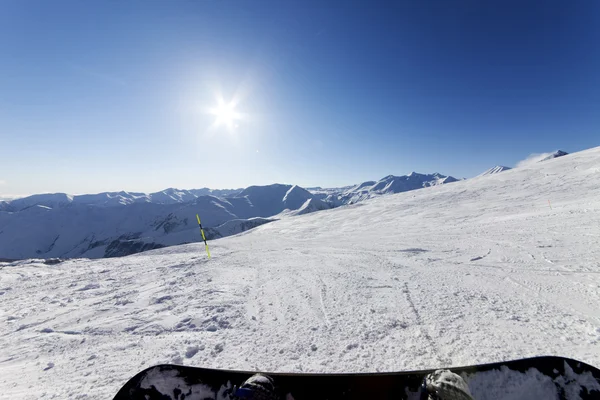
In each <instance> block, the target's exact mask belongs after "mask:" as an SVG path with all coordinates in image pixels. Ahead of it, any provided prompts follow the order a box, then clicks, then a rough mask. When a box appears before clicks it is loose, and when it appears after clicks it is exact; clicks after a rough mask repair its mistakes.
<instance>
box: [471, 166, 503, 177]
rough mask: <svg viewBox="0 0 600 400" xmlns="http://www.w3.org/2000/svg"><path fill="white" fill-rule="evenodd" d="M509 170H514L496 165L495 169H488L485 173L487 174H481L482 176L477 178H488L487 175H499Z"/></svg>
mask: <svg viewBox="0 0 600 400" xmlns="http://www.w3.org/2000/svg"><path fill="white" fill-rule="evenodd" d="M509 169H512V168H510V167H505V166H502V165H496V166H495V167H492V168H490V169H488V170H487V171H485V172H483V173H481V174H479V175H477V176H487V175H493V174H498V173H500V172H503V171H508V170H509Z"/></svg>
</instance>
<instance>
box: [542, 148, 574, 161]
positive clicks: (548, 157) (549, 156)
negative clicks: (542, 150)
mask: <svg viewBox="0 0 600 400" xmlns="http://www.w3.org/2000/svg"><path fill="white" fill-rule="evenodd" d="M568 154H569V153H567V152H566V151H562V150H556V151H555V152H553V153H550V154H547V155H545V156H544V157H542V159H541V160H540V161H548V160H552V159H553V158H558V157H562V156H566V155H568Z"/></svg>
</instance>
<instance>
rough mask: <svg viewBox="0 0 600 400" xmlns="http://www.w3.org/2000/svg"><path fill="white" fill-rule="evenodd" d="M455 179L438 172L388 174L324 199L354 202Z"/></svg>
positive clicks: (450, 181)
mask: <svg viewBox="0 0 600 400" xmlns="http://www.w3.org/2000/svg"><path fill="white" fill-rule="evenodd" d="M456 181H457V179H456V178H453V177H451V176H445V175H442V174H439V173H437V172H436V173H434V174H419V173H417V172H411V173H410V174H408V175H403V176H394V175H388V176H386V177H384V178H382V179H380V180H379V181H377V182H375V181H367V182H363V183H361V184H359V185H356V186H354V187H351V188H349V189H347V190H346V191H344V192H342V193H338V194H334V193H330V194H329V195H328V197H326V198H325V199H324V200H325V201H328V202H329V203H331V204H332V205H334V206H338V205H340V204H354V203H357V202H359V201H363V200H366V199H371V198H374V197H378V196H381V195H386V194H394V193H402V192H406V191H409V190H415V189H421V188H424V187H429V186H436V185H442V184H445V183H452V182H456Z"/></svg>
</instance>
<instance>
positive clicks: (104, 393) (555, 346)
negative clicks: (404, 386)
mask: <svg viewBox="0 0 600 400" xmlns="http://www.w3.org/2000/svg"><path fill="white" fill-rule="evenodd" d="M598 171H600V148H596V149H591V150H588V151H585V152H581V153H577V154H573V155H570V156H565V157H561V158H559V159H555V160H552V161H546V162H544V163H539V164H537V165H534V166H530V167H525V168H520V169H513V170H509V171H504V172H502V173H501V174H495V175H490V176H486V177H481V178H474V179H471V180H467V181H463V182H457V183H452V184H450V185H443V186H437V187H432V188H427V189H422V190H418V191H412V192H406V193H401V194H397V195H393V196H388V197H382V198H377V199H373V200H370V201H366V202H364V203H359V204H357V205H353V206H348V207H342V208H338V209H333V210H327V211H320V212H317V213H313V214H309V215H303V216H298V217H290V218H284V219H282V220H280V221H276V222H273V223H270V224H268V225H263V226H260V227H258V228H256V229H254V230H252V231H250V232H246V233H244V234H241V235H238V236H234V237H229V238H225V239H221V240H217V241H213V242H212V243H211V252H212V254H213V258H212V259H211V260H207V259H206V255H205V253H204V249H203V245H200V244H190V245H183V246H176V247H169V248H165V249H160V250H154V251H150V252H146V253H142V254H137V255H133V256H129V257H124V258H112V259H99V260H87V259H75V260H69V261H65V262H63V263H61V264H57V265H45V264H43V262H42V261H41V260H25V261H19V262H13V263H0V321H2V324H0V386H1V387H2V388H3V391H2V393H1V394H0V397H3V398H10V399H21V398H23V399H34V398H60V399H63V398H84V397H86V396H87V397H88V398H103V399H110V398H112V397H113V396H114V394H116V392H117V390H118V388H119V387H121V386H122V385H123V384H124V383H125V382H126V381H127V380H128V379H129V378H130V377H131V376H133V375H134V374H135V373H137V372H138V371H140V370H142V369H144V368H146V367H149V366H151V365H155V364H159V363H177V364H184V365H193V366H204V367H215V368H232V369H250V370H263V371H288V372H289V371H293V372H359V371H360V372H367V371H371V372H372V371H394V370H407V369H423V368H437V367H449V366H459V365H467V364H474V363H484V362H494V361H501V360H508V359H514V358H521V357H526V356H535V355H560V356H567V357H572V358H576V359H579V360H581V361H584V362H587V363H590V364H592V365H596V366H600V308H599V307H598V304H600V262H599V260H600V203H599V202H598V199H600V174H599V173H598ZM540 177H542V178H540ZM548 199H550V200H551V202H552V209H550V208H549V207H548V203H547V200H548Z"/></svg>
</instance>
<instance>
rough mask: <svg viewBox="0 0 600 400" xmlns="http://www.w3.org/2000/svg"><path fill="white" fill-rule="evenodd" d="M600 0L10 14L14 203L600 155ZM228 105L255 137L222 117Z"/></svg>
mask: <svg viewBox="0 0 600 400" xmlns="http://www.w3.org/2000/svg"><path fill="white" fill-rule="evenodd" d="M598 15H600V3H599V2H595V1H578V2H565V1H560V2H557V1H545V2H528V1H525V2H523V1H498V2H491V1H490V2H481V1H477V0H468V1H443V0H439V1H435V0H431V1H405V2H403V1H394V2H380V3H378V5H377V6H375V5H374V3H373V2H367V1H365V2H352V1H350V2H348V1H339V2H321V1H315V2H310V1H298V2H288V1H272V2H271V1H242V0H238V1H226V0H221V1H210V0H203V1H192V0H187V1H162V0H161V1H97V2H92V1H69V2H67V1H13V0H4V1H2V2H1V4H0V54H1V55H2V56H1V57H0V195H4V196H7V195H11V194H12V195H15V194H30V193H38V192H68V193H92V192H100V191H109V190H111V191H112V190H129V191H156V190H159V189H163V188H166V187H179V188H197V187H204V186H208V187H213V188H226V187H242V186H248V185H252V184H268V183H274V182H280V183H295V184H299V185H303V186H312V185H321V186H336V185H347V184H352V183H357V182H361V181H365V180H372V179H379V178H381V177H383V176H385V175H388V174H396V175H400V174H406V173H409V172H411V171H413V170H415V171H418V172H427V173H431V172H436V171H437V172H441V173H444V174H450V175H453V176H456V177H470V176H474V175H476V174H478V173H480V172H481V171H483V170H485V169H487V168H489V167H491V166H493V165H495V164H503V165H509V166H512V165H514V164H516V163H517V162H518V161H519V160H521V159H523V158H525V157H527V155H529V154H530V153H535V152H545V151H551V150H555V149H558V148H560V149H563V150H566V151H569V152H573V151H578V150H583V149H586V148H589V147H594V146H596V145H598V138H600V135H599V133H598V131H599V129H598V127H599V124H600V112H598V110H600V50H599V49H598V43H600V24H598ZM218 96H222V98H223V99H224V100H225V101H226V102H229V101H232V100H233V101H235V103H236V107H235V110H236V112H237V113H238V114H239V115H240V116H241V118H240V119H239V120H237V121H235V125H236V127H234V128H230V127H228V126H226V125H220V126H215V124H214V122H215V115H213V114H211V113H210V112H209V110H210V109H211V108H213V107H215V105H216V104H217V98H218Z"/></svg>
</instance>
